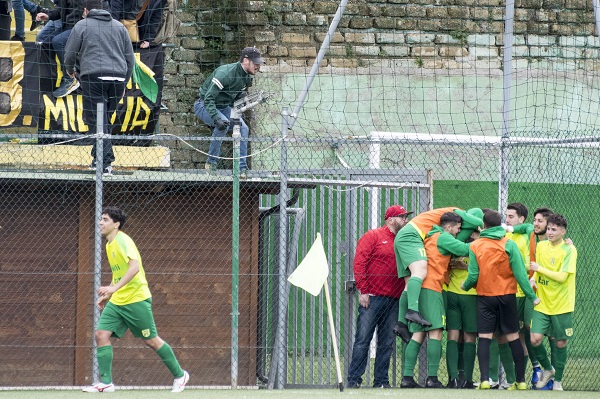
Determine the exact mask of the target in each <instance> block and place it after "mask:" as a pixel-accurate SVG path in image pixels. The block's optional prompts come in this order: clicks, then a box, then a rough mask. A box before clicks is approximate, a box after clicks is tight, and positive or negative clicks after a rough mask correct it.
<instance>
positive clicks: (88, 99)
mask: <svg viewBox="0 0 600 399" xmlns="http://www.w3.org/2000/svg"><path fill="white" fill-rule="evenodd" d="M80 81H81V90H82V92H83V118H84V120H85V123H87V125H88V126H89V128H90V130H89V134H96V133H97V121H98V113H97V107H98V103H102V104H104V115H103V118H102V119H103V129H102V131H103V132H104V133H106V134H110V133H111V132H112V129H113V125H112V124H111V123H110V116H111V115H112V114H113V113H114V112H115V110H116V109H117V104H118V103H119V100H120V99H121V97H123V93H124V90H125V85H126V83H127V82H120V81H118V80H102V79H98V78H93V77H86V76H83V77H82V78H81V79H80ZM102 155H103V159H102V165H103V167H107V166H109V165H110V164H111V163H112V162H114V160H115V154H114V153H113V149H112V143H111V142H110V140H109V139H105V140H104V143H103V151H102ZM92 158H93V159H94V162H96V140H94V144H93V145H92Z"/></svg>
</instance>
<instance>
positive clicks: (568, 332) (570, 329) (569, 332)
mask: <svg viewBox="0 0 600 399" xmlns="http://www.w3.org/2000/svg"><path fill="white" fill-rule="evenodd" d="M565 335H566V336H567V337H572V336H573V329H572V328H567V329H566V330H565Z"/></svg>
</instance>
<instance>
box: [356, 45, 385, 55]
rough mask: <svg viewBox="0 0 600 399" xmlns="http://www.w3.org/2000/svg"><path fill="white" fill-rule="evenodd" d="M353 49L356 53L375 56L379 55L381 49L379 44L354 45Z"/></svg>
mask: <svg viewBox="0 0 600 399" xmlns="http://www.w3.org/2000/svg"><path fill="white" fill-rule="evenodd" d="M353 51H354V54H356V55H363V56H364V55H366V56H372V57H375V56H378V55H379V53H380V52H381V49H380V48H379V46H354V48H353Z"/></svg>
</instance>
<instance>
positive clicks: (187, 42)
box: [181, 37, 206, 50]
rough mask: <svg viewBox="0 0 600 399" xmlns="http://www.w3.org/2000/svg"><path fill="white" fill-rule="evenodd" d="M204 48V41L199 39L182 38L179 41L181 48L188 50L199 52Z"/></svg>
mask: <svg viewBox="0 0 600 399" xmlns="http://www.w3.org/2000/svg"><path fill="white" fill-rule="evenodd" d="M205 46H206V42H205V41H204V39H202V38H199V37H184V38H182V39H181V47H185V48H186V49H188V50H200V49H203V48H204V47H205Z"/></svg>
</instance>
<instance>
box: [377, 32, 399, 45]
mask: <svg viewBox="0 0 600 399" xmlns="http://www.w3.org/2000/svg"><path fill="white" fill-rule="evenodd" d="M375 43H378V44H403V43H405V40H404V35H403V34H402V33H400V32H379V33H375Z"/></svg>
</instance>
